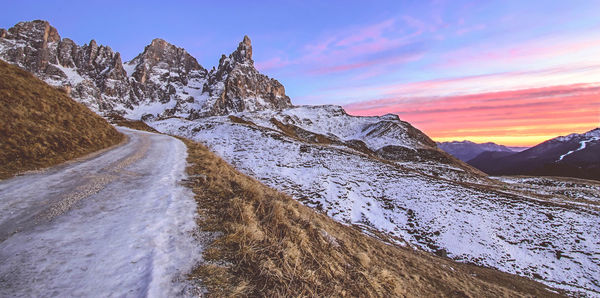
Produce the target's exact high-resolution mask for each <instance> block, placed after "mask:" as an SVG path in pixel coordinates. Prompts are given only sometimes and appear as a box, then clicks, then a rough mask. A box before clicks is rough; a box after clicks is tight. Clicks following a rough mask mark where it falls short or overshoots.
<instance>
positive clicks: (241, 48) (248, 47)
mask: <svg viewBox="0 0 600 298" xmlns="http://www.w3.org/2000/svg"><path fill="white" fill-rule="evenodd" d="M231 57H232V58H233V59H234V60H235V61H236V62H238V63H246V62H247V63H249V64H251V65H253V64H254V61H253V60H252V42H251V41H250V38H249V37H248V35H244V40H243V41H242V42H240V44H239V45H238V47H237V49H236V50H235V51H234V52H233V53H231Z"/></svg>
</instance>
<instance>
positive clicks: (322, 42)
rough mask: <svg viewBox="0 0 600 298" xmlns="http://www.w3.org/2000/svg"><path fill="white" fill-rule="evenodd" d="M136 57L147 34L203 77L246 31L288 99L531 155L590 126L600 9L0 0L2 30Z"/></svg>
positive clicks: (587, 5)
mask: <svg viewBox="0 0 600 298" xmlns="http://www.w3.org/2000/svg"><path fill="white" fill-rule="evenodd" d="M34 19H44V20H48V21H49V22H50V23H51V25H53V26H54V27H56V28H57V29H58V32H59V34H60V35H61V37H63V38H64V37H68V38H71V39H73V40H74V41H75V42H76V43H78V44H84V43H87V42H89V41H90V40H91V39H95V40H96V41H97V42H98V43H100V44H103V45H108V46H110V47H111V48H112V49H113V50H115V51H118V52H120V53H121V55H122V57H123V59H124V61H126V60H130V59H132V58H134V57H135V56H136V55H137V54H138V53H140V52H141V51H143V49H144V46H146V45H147V44H149V43H150V42H151V41H152V39H154V38H163V39H165V40H167V41H169V42H170V43H172V44H175V45H176V46H179V47H182V48H185V49H186V50H187V51H188V52H189V53H190V54H191V55H192V56H194V57H196V59H197V60H198V62H200V64H202V65H203V66H204V67H205V68H208V69H210V68H212V67H213V66H216V65H217V64H218V60H219V58H220V56H221V54H229V53H231V52H232V51H233V50H235V48H236V47H237V44H238V43H239V42H240V41H241V40H242V39H243V36H244V35H248V36H249V37H250V38H251V40H252V46H253V54H254V61H255V65H256V67H257V69H259V70H260V71H261V72H262V73H264V74H266V75H269V76H271V77H274V78H276V79H277V80H279V81H280V82H281V83H282V84H283V85H284V86H285V88H286V93H287V94H288V95H289V96H290V98H291V99H292V103H294V104H311V105H312V104H336V105H342V106H343V107H344V108H345V109H346V110H347V111H348V112H349V113H350V114H353V115H382V114H387V113H394V114H398V115H399V116H400V118H401V119H402V120H405V121H408V122H410V123H411V124H413V125H414V126H416V127H417V128H419V129H420V130H422V131H423V132H425V133H426V134H427V135H429V136H430V137H432V138H433V139H434V140H437V141H451V140H465V139H466V140H471V141H474V142H488V141H491V142H496V143H499V144H504V145H509V146H532V145H535V144H537V143H540V142H542V141H544V140H547V139H550V138H553V137H555V136H558V135H565V134H569V133H575V132H577V133H581V132H585V131H588V130H591V129H593V128H595V127H598V126H600V0H587V1H579V0H573V1H558V0H557V1H551V0H544V1H459V0H455V1H400V0H396V1H310V0H308V1H285V0H280V1H176V0H173V1H170V2H166V1H143V2H142V1H122V2H119V1H27V0H20V1H6V2H5V3H3V5H2V10H1V11H0V28H9V27H12V26H13V25H14V24H16V23H18V22H20V21H27V20H34Z"/></svg>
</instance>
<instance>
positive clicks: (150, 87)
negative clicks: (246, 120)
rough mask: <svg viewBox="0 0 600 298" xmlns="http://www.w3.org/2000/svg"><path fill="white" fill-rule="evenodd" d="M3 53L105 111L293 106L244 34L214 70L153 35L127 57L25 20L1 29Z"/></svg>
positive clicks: (206, 111) (196, 113)
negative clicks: (256, 62)
mask: <svg viewBox="0 0 600 298" xmlns="http://www.w3.org/2000/svg"><path fill="white" fill-rule="evenodd" d="M0 58H1V59H3V60H5V61H7V62H9V63H12V64H16V65H18V66H20V67H22V68H24V69H25V70H28V71H30V72H32V73H34V74H35V75H36V76H37V77H39V78H41V79H42V80H44V81H46V82H47V83H49V84H51V85H54V86H60V87H63V88H65V90H66V91H67V92H68V93H69V95H71V96H72V97H73V98H74V99H76V100H78V101H79V102H82V103H84V104H85V105H86V106H88V107H89V108H91V109H92V110H94V111H95V112H97V113H100V114H104V115H107V114H111V113H117V114H120V115H124V116H128V117H130V118H135V119H141V118H142V117H144V118H152V117H159V116H164V117H169V116H178V117H185V118H189V119H194V118H198V117H204V116H214V115H223V114H227V113H232V112H241V111H246V110H249V111H252V110H257V109H262V108H269V109H281V108H286V107H291V106H292V105H291V101H290V99H289V97H288V96H287V95H285V88H284V87H283V85H281V83H279V82H278V81H277V80H275V79H272V78H269V77H267V76H265V75H263V74H260V73H259V72H258V71H257V70H256V68H254V62H253V60H252V44H251V41H250V38H249V37H247V36H245V37H244V39H243V41H242V42H240V44H239V45H238V48H237V49H236V50H235V51H234V52H232V53H231V54H230V55H229V56H225V55H223V56H222V57H221V59H220V61H219V66H218V68H217V69H214V70H211V71H207V70H206V69H204V68H203V67H202V66H201V65H200V64H199V63H198V62H197V60H196V59H195V58H194V57H193V56H191V55H190V54H189V53H187V51H185V49H183V48H179V47H177V46H175V45H172V44H170V43H168V42H166V41H165V40H163V39H159V38H157V39H154V40H152V42H151V43H150V44H149V45H147V46H146V47H145V48H144V51H143V52H142V53H140V54H139V55H137V56H136V57H135V58H134V59H132V60H131V61H127V62H125V63H123V62H122V61H121V56H120V54H119V53H118V52H113V50H112V49H111V48H110V47H108V46H103V45H98V44H97V43H96V41H95V40H93V39H92V40H91V41H90V42H89V43H87V44H84V45H81V46H80V45H76V44H75V43H74V42H73V41H72V40H71V39H68V38H61V37H60V35H59V33H58V31H57V30H56V28H54V27H52V26H51V25H50V23H49V22H47V21H43V20H35V21H30V22H20V23H18V24H16V25H15V26H13V27H11V28H10V29H8V30H6V29H2V30H1V33H0Z"/></svg>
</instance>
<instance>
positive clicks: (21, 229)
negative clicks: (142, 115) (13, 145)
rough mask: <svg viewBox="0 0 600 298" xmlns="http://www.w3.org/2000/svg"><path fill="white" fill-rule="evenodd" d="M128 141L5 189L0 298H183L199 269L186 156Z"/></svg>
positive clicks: (145, 136) (168, 147)
mask: <svg viewBox="0 0 600 298" xmlns="http://www.w3.org/2000/svg"><path fill="white" fill-rule="evenodd" d="M119 130H120V131H121V132H123V133H125V134H126V135H127V136H128V138H129V141H128V142H127V143H126V144H124V145H121V146H119V147H116V148H114V149H112V150H109V151H107V152H104V153H102V154H100V155H98V156H95V157H93V158H90V159H88V160H83V161H78V162H74V163H70V164H65V165H61V166H58V167H55V168H51V169H49V170H47V171H44V172H41V173H35V174H28V175H24V176H19V177H15V178H12V179H8V180H5V181H0V297H31V296H38V297H39V296H44V297H46V296H62V297H65V296H70V297H72V296H88V297H90V296H99V297H107V296H117V297H122V296H126V297H130V296H133V297H139V296H150V297H165V296H169V297H170V296H180V295H184V296H186V295H187V294H189V293H190V291H192V289H191V288H192V287H191V286H190V285H188V284H186V283H185V280H184V274H185V273H186V272H188V271H189V270H191V269H192V267H193V266H194V265H195V264H196V263H197V262H199V261H200V255H201V250H202V246H201V244H200V239H199V237H200V236H199V233H198V232H197V228H196V221H195V219H196V218H195V217H196V214H197V212H196V203H195V201H194V199H193V193H192V192H191V190H189V189H187V188H185V187H183V186H181V185H180V184H179V181H181V179H183V178H185V167H186V157H187V148H186V146H185V144H183V143H182V142H181V141H179V140H177V139H175V138H173V137H170V136H166V135H160V134H153V133H147V132H141V131H136V130H131V129H126V128H119Z"/></svg>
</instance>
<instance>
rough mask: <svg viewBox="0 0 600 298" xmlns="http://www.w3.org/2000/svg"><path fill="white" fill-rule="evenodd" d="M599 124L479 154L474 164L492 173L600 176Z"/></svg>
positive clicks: (599, 177)
mask: <svg viewBox="0 0 600 298" xmlns="http://www.w3.org/2000/svg"><path fill="white" fill-rule="evenodd" d="M598 152H600V128H594V129H592V130H590V131H587V132H585V133H581V134H577V133H573V134H569V135H567V136H558V137H555V138H552V139H550V140H547V141H544V142H542V143H540V144H538V145H536V146H533V147H531V148H529V149H527V150H524V151H521V152H517V153H514V154H511V155H508V156H478V157H477V158H475V159H473V160H471V161H469V162H468V163H469V164H471V165H472V166H474V167H476V168H478V169H480V170H482V171H484V172H486V173H488V174H490V175H542V176H569V177H576V178H584V179H595V180H600V154H598Z"/></svg>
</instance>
